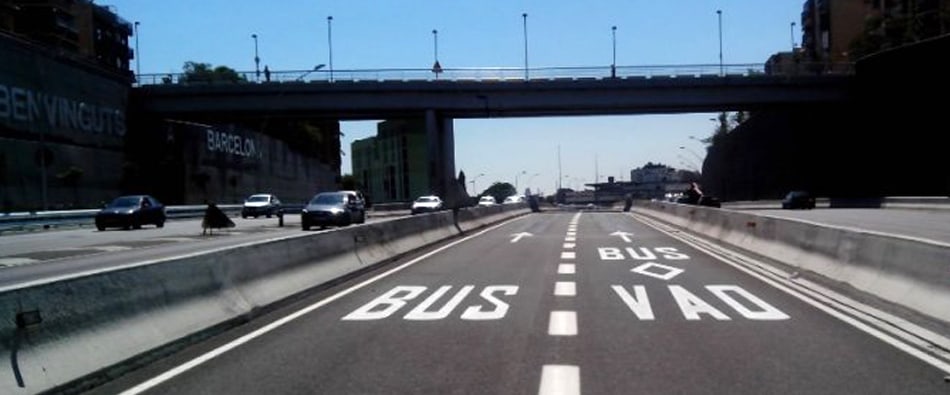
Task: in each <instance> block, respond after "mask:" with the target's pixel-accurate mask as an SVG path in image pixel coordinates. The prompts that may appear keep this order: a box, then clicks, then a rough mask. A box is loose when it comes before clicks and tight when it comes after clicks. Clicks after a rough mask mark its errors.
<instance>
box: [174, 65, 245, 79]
mask: <svg viewBox="0 0 950 395" xmlns="http://www.w3.org/2000/svg"><path fill="white" fill-rule="evenodd" d="M182 71H183V73H184V75H182V77H181V80H180V81H181V82H183V83H189V82H203V83H214V82H232V83H233V82H246V81H247V79H246V78H244V76H243V75H240V74H238V72H237V71H235V70H234V69H232V68H230V67H227V66H218V67H215V68H213V69H212V68H211V64H210V63H199V62H193V61H187V62H185V65H184V66H183V67H182Z"/></svg>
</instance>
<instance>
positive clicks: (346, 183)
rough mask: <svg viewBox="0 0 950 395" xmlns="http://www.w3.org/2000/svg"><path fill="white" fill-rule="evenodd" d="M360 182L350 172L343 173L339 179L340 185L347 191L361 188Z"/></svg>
mask: <svg viewBox="0 0 950 395" xmlns="http://www.w3.org/2000/svg"><path fill="white" fill-rule="evenodd" d="M361 184H362V183H360V181H359V180H358V179H357V178H356V176H354V175H352V174H344V175H343V178H341V179H340V187H341V188H342V189H343V190H347V191H357V190H363V185H361Z"/></svg>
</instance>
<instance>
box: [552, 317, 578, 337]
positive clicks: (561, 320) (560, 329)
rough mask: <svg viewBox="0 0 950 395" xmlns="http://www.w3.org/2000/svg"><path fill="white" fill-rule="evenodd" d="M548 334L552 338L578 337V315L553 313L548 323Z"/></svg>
mask: <svg viewBox="0 0 950 395" xmlns="http://www.w3.org/2000/svg"><path fill="white" fill-rule="evenodd" d="M548 334H549V335H551V336H577V313H576V312H573V311H552V312H551V317H550V320H549V321H548Z"/></svg>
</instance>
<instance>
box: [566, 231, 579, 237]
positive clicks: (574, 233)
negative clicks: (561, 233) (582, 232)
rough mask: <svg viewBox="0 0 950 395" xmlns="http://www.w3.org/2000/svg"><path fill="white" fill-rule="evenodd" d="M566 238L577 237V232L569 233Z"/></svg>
mask: <svg viewBox="0 0 950 395" xmlns="http://www.w3.org/2000/svg"><path fill="white" fill-rule="evenodd" d="M565 236H567V237H577V232H567V234H565Z"/></svg>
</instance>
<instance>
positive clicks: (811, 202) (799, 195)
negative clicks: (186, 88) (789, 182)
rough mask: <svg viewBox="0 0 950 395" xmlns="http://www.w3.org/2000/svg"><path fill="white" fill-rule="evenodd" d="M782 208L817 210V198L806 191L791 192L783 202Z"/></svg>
mask: <svg viewBox="0 0 950 395" xmlns="http://www.w3.org/2000/svg"><path fill="white" fill-rule="evenodd" d="M782 208H783V209H786V210H794V209H805V210H808V209H813V208H815V197H814V196H812V195H811V194H810V193H808V192H805V191H791V192H789V193H788V195H785V199H784V200H782Z"/></svg>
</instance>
